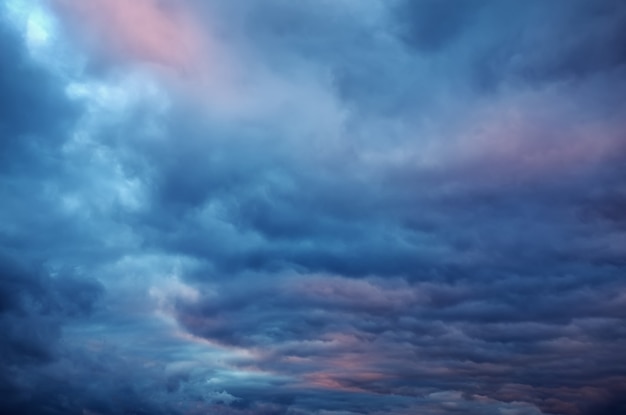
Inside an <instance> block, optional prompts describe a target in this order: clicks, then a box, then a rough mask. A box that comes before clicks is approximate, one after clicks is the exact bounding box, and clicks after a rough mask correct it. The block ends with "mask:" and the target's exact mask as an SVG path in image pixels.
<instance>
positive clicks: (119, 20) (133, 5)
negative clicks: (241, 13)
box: [53, 0, 207, 71]
mask: <svg viewBox="0 0 626 415" xmlns="http://www.w3.org/2000/svg"><path fill="white" fill-rule="evenodd" d="M53 5H54V6H56V9H57V10H58V11H59V12H60V15H61V16H62V17H63V18H64V20H65V21H66V22H67V23H68V25H69V27H70V29H72V30H74V33H75V36H77V37H78V38H79V39H82V40H85V41H86V42H87V44H88V46H89V47H91V48H95V49H94V50H95V52H96V53H99V54H102V55H104V56H105V57H107V58H109V59H114V60H121V61H130V62H150V63H156V64H159V65H164V66H168V67H172V68H175V69H177V70H185V71H188V70H193V69H194V68H196V67H197V66H198V65H200V62H201V60H202V59H203V58H204V56H205V55H206V48H207V37H206V33H205V31H204V30H203V28H202V27H201V25H200V24H199V23H198V22H197V21H196V20H195V19H194V18H193V13H192V12H191V10H190V9H189V8H188V7H186V4H185V2H183V1H180V0H179V1H176V0H132V1H128V0H89V1H84V0H53Z"/></svg>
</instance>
